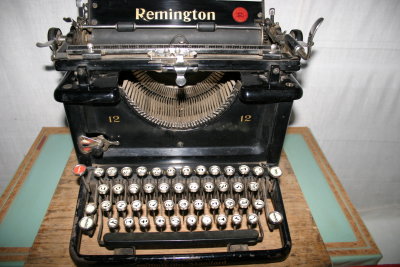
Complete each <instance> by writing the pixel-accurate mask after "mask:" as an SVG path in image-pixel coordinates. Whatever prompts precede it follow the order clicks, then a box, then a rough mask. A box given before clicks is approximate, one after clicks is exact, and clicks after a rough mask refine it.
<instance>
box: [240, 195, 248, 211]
mask: <svg viewBox="0 0 400 267" xmlns="http://www.w3.org/2000/svg"><path fill="white" fill-rule="evenodd" d="M249 205H250V201H249V200H248V199H247V198H244V197H243V198H241V199H239V207H240V208H241V209H247V208H248V207H249Z"/></svg>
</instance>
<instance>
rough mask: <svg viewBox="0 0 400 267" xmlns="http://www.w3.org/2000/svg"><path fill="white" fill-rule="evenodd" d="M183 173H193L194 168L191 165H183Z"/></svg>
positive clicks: (186, 174) (185, 174) (188, 174)
mask: <svg viewBox="0 0 400 267" xmlns="http://www.w3.org/2000/svg"><path fill="white" fill-rule="evenodd" d="M181 173H182V175H183V176H190V175H191V174H192V168H190V167H189V166H183V167H182V170H181Z"/></svg>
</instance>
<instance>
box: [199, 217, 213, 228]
mask: <svg viewBox="0 0 400 267" xmlns="http://www.w3.org/2000/svg"><path fill="white" fill-rule="evenodd" d="M211 223H212V218H211V216H210V215H203V216H201V224H202V225H203V226H204V227H209V226H210V225H211Z"/></svg>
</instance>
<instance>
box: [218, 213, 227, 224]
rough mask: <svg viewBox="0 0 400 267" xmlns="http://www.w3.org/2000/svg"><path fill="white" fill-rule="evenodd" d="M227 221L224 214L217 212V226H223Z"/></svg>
mask: <svg viewBox="0 0 400 267" xmlns="http://www.w3.org/2000/svg"><path fill="white" fill-rule="evenodd" d="M227 222H228V218H227V217H226V215H225V214H219V215H218V216H217V224H218V225H219V226H224V225H226V223H227Z"/></svg>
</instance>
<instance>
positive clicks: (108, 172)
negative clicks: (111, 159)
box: [106, 167, 118, 177]
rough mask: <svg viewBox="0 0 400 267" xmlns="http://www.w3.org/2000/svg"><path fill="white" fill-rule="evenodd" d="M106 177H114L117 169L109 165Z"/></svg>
mask: <svg viewBox="0 0 400 267" xmlns="http://www.w3.org/2000/svg"><path fill="white" fill-rule="evenodd" d="M106 173H107V175H108V177H115V176H117V175H118V170H117V168H115V167H110V168H108V169H107V170H106Z"/></svg>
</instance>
